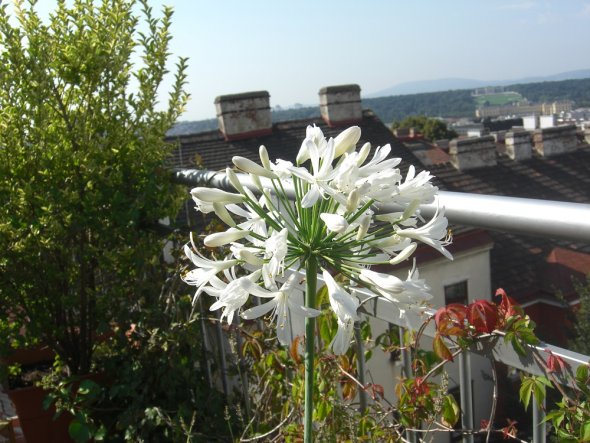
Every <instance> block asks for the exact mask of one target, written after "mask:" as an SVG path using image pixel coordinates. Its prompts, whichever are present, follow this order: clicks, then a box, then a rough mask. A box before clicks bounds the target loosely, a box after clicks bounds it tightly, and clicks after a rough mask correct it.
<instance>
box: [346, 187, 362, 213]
mask: <svg viewBox="0 0 590 443" xmlns="http://www.w3.org/2000/svg"><path fill="white" fill-rule="evenodd" d="M360 201H361V196H360V194H359V190H358V188H355V189H353V190H352V192H351V193H350V194H348V198H347V199H346V211H347V212H353V211H354V210H355V209H356V208H358V206H359V202H360Z"/></svg>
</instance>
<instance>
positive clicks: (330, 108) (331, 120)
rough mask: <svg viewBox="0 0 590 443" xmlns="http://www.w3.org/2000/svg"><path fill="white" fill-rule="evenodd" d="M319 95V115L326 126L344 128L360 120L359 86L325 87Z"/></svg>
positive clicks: (361, 114) (361, 115) (361, 111)
mask: <svg viewBox="0 0 590 443" xmlns="http://www.w3.org/2000/svg"><path fill="white" fill-rule="evenodd" d="M319 95H320V113H321V115H322V118H323V119H324V121H325V122H326V123H327V124H328V126H346V125H351V124H355V123H359V122H360V121H361V120H362V118H363V109H362V106H361V88H360V86H359V85H340V86H326V87H324V88H322V89H320V92H319Z"/></svg>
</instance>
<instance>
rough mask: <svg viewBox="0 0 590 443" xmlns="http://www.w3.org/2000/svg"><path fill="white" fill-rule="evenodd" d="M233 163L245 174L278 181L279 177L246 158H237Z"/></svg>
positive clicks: (234, 158) (233, 159)
mask: <svg viewBox="0 0 590 443" xmlns="http://www.w3.org/2000/svg"><path fill="white" fill-rule="evenodd" d="M232 162H233V163H234V165H236V166H237V167H238V168H239V169H241V170H242V171H244V172H248V173H250V174H254V175H258V176H261V177H267V178H270V179H277V178H278V177H277V175H276V174H275V173H274V172H272V171H270V170H268V169H265V168H263V167H262V166H260V165H259V164H256V163H254V162H253V161H252V160H249V159H247V158H245V157H239V156H235V157H233V158H232Z"/></svg>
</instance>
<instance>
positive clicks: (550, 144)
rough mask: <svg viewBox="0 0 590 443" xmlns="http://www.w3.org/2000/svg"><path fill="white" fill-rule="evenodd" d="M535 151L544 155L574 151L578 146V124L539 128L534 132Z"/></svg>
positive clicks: (549, 155)
mask: <svg viewBox="0 0 590 443" xmlns="http://www.w3.org/2000/svg"><path fill="white" fill-rule="evenodd" d="M533 142H534V144H535V151H537V152H538V153H539V154H541V155H542V156H543V157H551V156H552V155H558V154H564V153H566V152H572V151H574V150H575V149H576V148H577V147H578V139H577V136H576V125H566V126H556V127H554V128H543V129H537V130H535V132H534V133H533Z"/></svg>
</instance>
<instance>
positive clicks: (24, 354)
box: [3, 345, 55, 366]
mask: <svg viewBox="0 0 590 443" xmlns="http://www.w3.org/2000/svg"><path fill="white" fill-rule="evenodd" d="M54 358H55V352H53V349H51V348H50V347H49V346H42V345H39V346H33V347H30V348H22V349H15V350H13V351H11V352H10V354H8V355H7V356H6V357H5V358H4V359H3V360H4V362H6V363H7V364H9V365H11V364H14V363H19V364H21V365H22V366H28V365H34V364H36V363H39V362H45V361H53V359H54Z"/></svg>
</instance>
